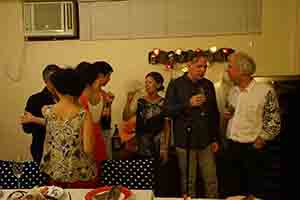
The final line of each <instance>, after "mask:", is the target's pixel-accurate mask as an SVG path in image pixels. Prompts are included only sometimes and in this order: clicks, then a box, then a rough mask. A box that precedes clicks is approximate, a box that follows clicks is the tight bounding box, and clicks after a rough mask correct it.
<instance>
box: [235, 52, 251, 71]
mask: <svg viewBox="0 0 300 200" xmlns="http://www.w3.org/2000/svg"><path fill="white" fill-rule="evenodd" d="M230 57H232V58H233V62H234V63H235V64H236V65H237V66H238V67H239V68H240V70H241V72H242V73H244V74H247V75H253V74H254V73H255V71H256V64H255V61H254V59H253V58H252V57H250V56H249V55H248V54H246V53H243V52H235V53H233V54H231V55H230Z"/></svg>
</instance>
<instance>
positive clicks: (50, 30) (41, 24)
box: [24, 1, 78, 38]
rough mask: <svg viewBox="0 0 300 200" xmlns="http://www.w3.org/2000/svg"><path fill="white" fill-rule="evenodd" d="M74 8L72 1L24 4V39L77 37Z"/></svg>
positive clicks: (75, 10) (75, 11)
mask: <svg viewBox="0 0 300 200" xmlns="http://www.w3.org/2000/svg"><path fill="white" fill-rule="evenodd" d="M76 8H77V7H76V5H75V3H74V2H73V1H57V2H55V1H54V2H53V1H51V2H50V1H49V2H36V1H35V2H24V29H25V31H24V32H25V37H28V38H35V37H36V38H43V37H47V38H49V37H50V38H74V37H75V38H76V37H78V29H77V22H78V20H77V9H76Z"/></svg>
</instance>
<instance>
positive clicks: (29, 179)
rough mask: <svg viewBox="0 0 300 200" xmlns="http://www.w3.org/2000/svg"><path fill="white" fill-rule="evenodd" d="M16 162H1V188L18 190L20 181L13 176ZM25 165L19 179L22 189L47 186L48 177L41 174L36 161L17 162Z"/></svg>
mask: <svg viewBox="0 0 300 200" xmlns="http://www.w3.org/2000/svg"><path fill="white" fill-rule="evenodd" d="M14 162H16V161H8V160H0V188H3V189H12V188H15V189H16V188H18V179H17V177H15V175H14V174H13V170H12V165H13V163H14ZM17 163H18V164H22V165H23V170H22V175H21V177H20V179H19V181H20V187H21V188H29V189H30V188H33V187H35V186H42V185H45V184H47V177H46V176H45V175H43V174H41V173H40V171H39V167H38V165H37V164H36V163H35V162H34V161H24V162H17Z"/></svg>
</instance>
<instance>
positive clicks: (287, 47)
mask: <svg viewBox="0 0 300 200" xmlns="http://www.w3.org/2000/svg"><path fill="white" fill-rule="evenodd" d="M296 1H297V0H286V1H283V0H264V1H263V33H262V34H260V35H232V36H224V37H222V36H218V37H195V38H170V39H136V40H104V41H78V40H76V41H48V42H25V43H24V42H23V36H22V34H23V33H22V7H21V0H0V22H1V23H0V24H1V31H0V44H1V48H0V89H1V93H2V95H1V96H2V98H1V100H0V102H1V103H0V106H1V107H0V108H1V117H0V128H1V129H0V159H15V158H16V157H17V155H20V154H25V155H27V156H29V144H30V140H31V138H30V136H28V135H25V134H24V133H23V132H22V130H21V129H20V126H19V125H18V123H17V118H18V116H19V115H20V114H22V112H23V109H24V105H25V102H26V100H27V98H28V96H29V95H31V94H32V93H34V92H37V91H39V90H40V89H41V88H42V87H43V82H42V79H41V71H42V69H43V67H44V66H45V65H46V64H49V63H57V64H68V65H76V64H77V63H79V62H80V61H83V60H86V61H95V60H106V61H108V62H109V63H111V64H112V66H113V68H114V71H115V72H114V73H113V75H112V80H111V82H110V85H109V89H110V90H111V91H113V92H114V93H115V94H116V95H117V96H116V100H115V102H114V104H113V120H114V122H119V121H120V119H121V110H122V107H123V105H124V102H125V93H126V84H127V83H128V80H136V79H138V80H141V81H143V78H144V76H145V74H146V73H147V72H149V71H160V72H162V73H163V74H164V75H165V78H166V79H167V80H168V79H169V77H170V72H167V71H165V70H164V68H163V67H162V66H153V65H149V64H148V63H147V56H148V52H149V51H150V50H152V49H153V48H155V47H158V48H161V49H164V50H171V49H176V48H183V49H189V48H192V49H194V48H198V47H199V48H202V49H207V48H208V47H210V46H217V47H219V48H221V47H231V48H234V49H237V50H242V51H246V52H248V53H249V54H250V55H252V56H253V57H254V58H255V59H256V61H257V64H258V74H259V75H270V74H273V75H283V74H295V73H300V70H299V69H300V66H298V67H296V65H295V56H294V55H295V54H296V53H295V52H294V51H295V48H294V46H293V45H294V43H295V38H296V37H295V36H293V35H291V34H293V33H294V34H295V31H294V32H293V31H290V30H296V29H295V22H296V9H295V7H296ZM291 36H292V37H291ZM250 43H252V44H253V45H252V46H251V45H249V44H250ZM298 64H299V63H298ZM216 67H221V68H222V67H223V66H222V65H221V66H215V68H214V69H212V70H214V71H217V73H219V72H221V71H222V70H220V69H221V68H218V69H217V68H216ZM8 75H9V76H8ZM211 77H212V78H215V76H211Z"/></svg>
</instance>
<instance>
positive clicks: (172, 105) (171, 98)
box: [165, 80, 190, 118]
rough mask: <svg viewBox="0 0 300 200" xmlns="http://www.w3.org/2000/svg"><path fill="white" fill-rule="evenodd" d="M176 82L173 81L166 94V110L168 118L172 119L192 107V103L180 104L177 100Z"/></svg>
mask: <svg viewBox="0 0 300 200" xmlns="http://www.w3.org/2000/svg"><path fill="white" fill-rule="evenodd" d="M177 96H178V94H177V91H176V85H175V81H174V80H171V81H170V83H169V85H168V89H167V92H166V101H165V108H166V112H167V115H168V116H171V117H172V118H174V117H176V116H177V115H179V114H180V113H182V112H183V111H184V110H185V109H186V108H188V107H190V101H187V102H179V100H178V98H177Z"/></svg>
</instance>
